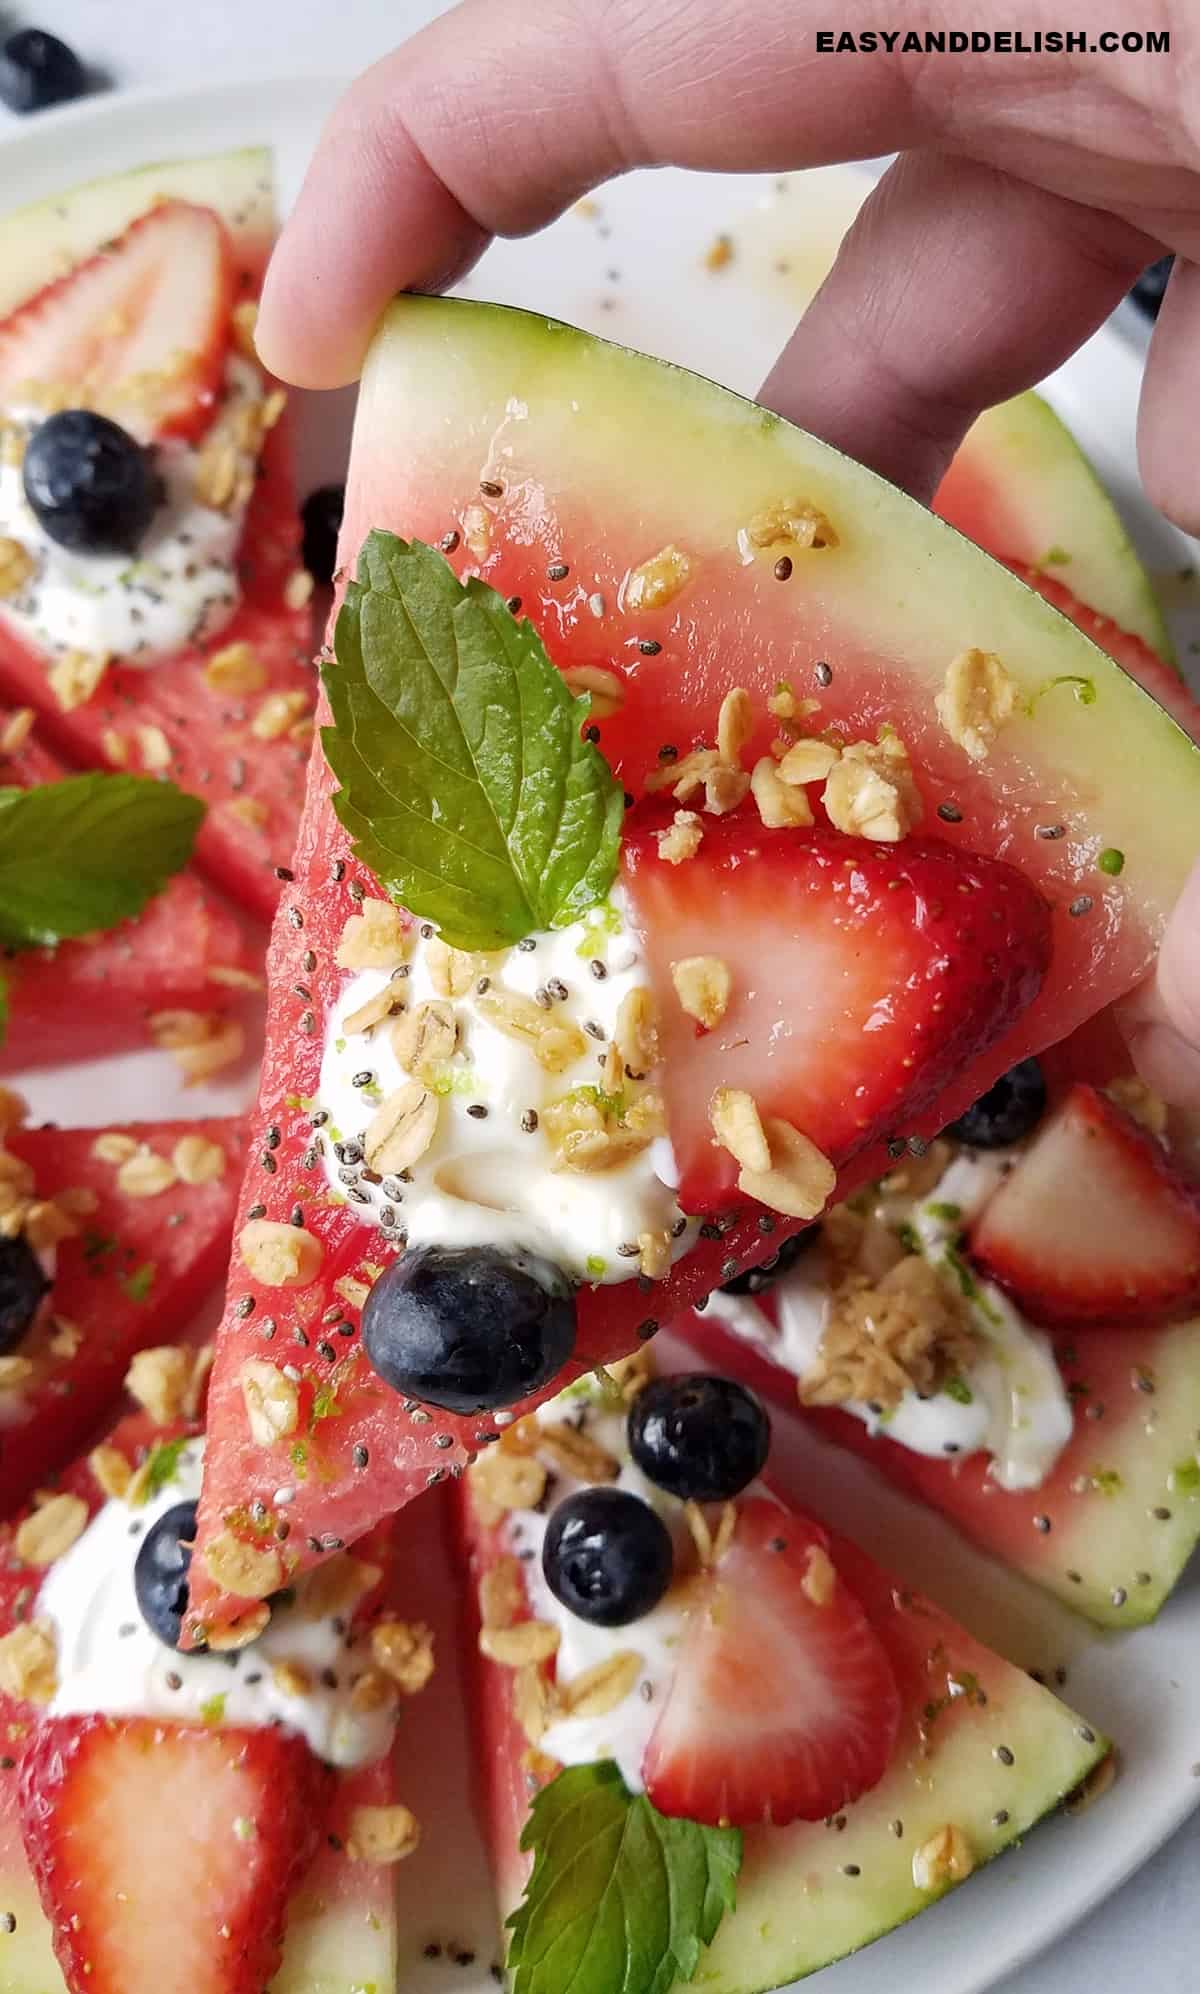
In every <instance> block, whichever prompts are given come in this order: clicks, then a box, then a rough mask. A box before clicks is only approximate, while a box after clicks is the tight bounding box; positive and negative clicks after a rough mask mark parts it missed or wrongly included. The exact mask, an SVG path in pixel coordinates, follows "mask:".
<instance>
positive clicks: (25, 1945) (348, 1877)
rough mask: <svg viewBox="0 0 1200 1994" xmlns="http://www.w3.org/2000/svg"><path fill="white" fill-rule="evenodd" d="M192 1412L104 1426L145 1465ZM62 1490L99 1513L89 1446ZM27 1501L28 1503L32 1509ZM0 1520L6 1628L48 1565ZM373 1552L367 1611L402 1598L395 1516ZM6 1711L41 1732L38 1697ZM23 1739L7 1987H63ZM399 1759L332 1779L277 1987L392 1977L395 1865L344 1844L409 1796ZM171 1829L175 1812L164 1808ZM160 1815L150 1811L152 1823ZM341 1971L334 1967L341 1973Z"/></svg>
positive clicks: (6, 1813) (3, 1831)
mask: <svg viewBox="0 0 1200 1994" xmlns="http://www.w3.org/2000/svg"><path fill="white" fill-rule="evenodd" d="M199 1430H200V1429H199V1426H198V1424H197V1423H196V1422H195V1421H192V1422H189V1421H185V1420H181V1421H178V1422H176V1423H174V1424H173V1425H169V1426H162V1425H157V1424H156V1423H155V1422H154V1420H153V1419H152V1418H151V1417H150V1415H149V1414H147V1413H143V1412H138V1413H130V1414H127V1415H126V1416H125V1417H124V1418H123V1419H121V1420H120V1421H119V1422H118V1424H117V1426H116V1427H115V1428H114V1429H113V1431H112V1432H111V1433H110V1434H108V1435H107V1441H108V1444H109V1445H110V1446H113V1447H115V1448H117V1449H118V1450H119V1451H120V1452H121V1453H122V1454H123V1455H124V1456H125V1458H126V1460H127V1461H128V1462H129V1464H130V1466H131V1467H134V1468H136V1467H137V1466H138V1465H139V1464H140V1463H141V1462H142V1461H143V1460H144V1459H145V1458H146V1455H147V1454H148V1452H149V1451H150V1450H151V1449H152V1448H153V1447H154V1446H155V1445H157V1444H159V1443H160V1442H163V1441H169V1440H173V1439H177V1438H183V1437H187V1436H189V1435H191V1434H194V1433H196V1432H198V1431H199ZM55 1487H56V1489H57V1490H59V1491H61V1492H65V1493H69V1494H72V1495H77V1496H79V1497H80V1498H81V1499H82V1500H83V1501H84V1502H85V1503H86V1504H87V1507H88V1510H89V1513H90V1514H91V1515H94V1514H95V1512H96V1510H97V1509H98V1508H99V1507H100V1505H101V1503H102V1501H103V1500H104V1497H103V1493H102V1491H101V1489H100V1487H99V1484H98V1483H97V1481H96V1477H95V1475H94V1473H93V1472H92V1469H91V1467H90V1465H89V1461H88V1458H87V1457H86V1456H83V1457H81V1458H79V1459H77V1460H75V1461H73V1462H72V1463H71V1464H70V1466H69V1467H68V1468H67V1469H65V1470H64V1472H63V1473H62V1474H61V1476H59V1477H58V1478H57V1480H56V1483H55ZM23 1513H27V1512H23ZM17 1521H19V1518H17V1519H14V1520H13V1522H12V1523H10V1524H6V1525H3V1526H0V1541H2V1542H3V1546H4V1557H3V1561H2V1563H0V1634H5V1633H8V1632H9V1631H10V1629H11V1628H13V1627H14V1626H15V1625H16V1624H17V1623H18V1621H21V1620H27V1619H29V1618H30V1617H31V1616H32V1615H33V1614H35V1613H36V1601H35V1600H34V1599H33V1598H32V1597H31V1595H32V1594H33V1593H34V1591H35V1589H36V1586H37V1584H38V1581H39V1574H38V1573H37V1572H36V1571H31V1570H30V1568H29V1567H28V1566H26V1565H23V1564H21V1562H20V1561H19V1559H17V1557H16V1556H15V1553H14V1552H13V1549H12V1542H11V1540H12V1536H13V1533H14V1530H15V1525H16V1522H17ZM363 1553H364V1555H368V1556H370V1557H371V1558H372V1559H373V1560H374V1561H375V1562H376V1563H377V1564H379V1565H380V1566H382V1568H383V1572H384V1577H383V1580H382V1582H381V1584H380V1585H379V1586H378V1587H377V1588H376V1590H375V1592H374V1593H372V1594H371V1595H369V1596H368V1597H367V1598H366V1599H365V1600H364V1601H363V1602H362V1605H361V1607H360V1612H361V1613H362V1616H363V1620H364V1622H368V1621H369V1620H371V1619H373V1618H376V1617H378V1616H379V1615H380V1614H381V1613H386V1612H388V1611H396V1610H398V1609H400V1608H402V1604H403V1601H402V1595H401V1593H400V1591H399V1583H400V1578H401V1567H400V1565H399V1563H398V1561H397V1557H396V1547H395V1545H394V1542H393V1535H392V1532H391V1531H390V1529H388V1528H387V1527H386V1526H385V1527H383V1528H381V1529H380V1530H379V1531H377V1532H376V1533H375V1534H374V1536H373V1537H372V1539H371V1541H370V1543H369V1544H366V1545H364V1546H363ZM0 1713H2V1714H3V1716H4V1717H5V1718H6V1719H7V1720H8V1722H9V1725H10V1736H14V1737H16V1738H18V1739H20V1738H22V1737H25V1736H28V1735H30V1734H31V1730H32V1734H33V1735H36V1712H35V1713H33V1714H34V1720H35V1722H34V1726H33V1727H31V1726H30V1723H29V1718H30V1714H31V1712H30V1706H28V1705H25V1704H21V1703H19V1702H17V1701H15V1700H14V1699H12V1698H10V1697H8V1696H2V1695H0ZM21 1761H22V1751H21V1748H20V1745H19V1743H18V1744H17V1745H16V1746H15V1747H14V1750H13V1751H11V1752H10V1753H9V1754H7V1756H6V1757H5V1759H4V1761H3V1764H0V1887H2V1889H3V1896H4V1904H5V1907H6V1909H11V1910H12V1911H13V1913H14V1915H15V1918H16V1926H15V1930H14V1931H13V1932H12V1933H10V1934H9V1935H8V1937H7V1939H6V1945H5V1955H4V1971H5V1980H4V1985H5V1988H6V1989H8V1990H10V1994H61V1990H62V1988H63V1981H62V1976H61V1971H60V1969H59V1967H58V1966H57V1964H56V1962H55V1960H54V1955H53V1935H52V1931H51V1927H50V1925H49V1923H48V1922H47V1919H46V1917H45V1915H44V1913H43V1911H42V1907H41V1905H40V1903H39V1901H38V1894H37V1888H36V1885H35V1883H34V1880H33V1877H32V1875H31V1873H30V1866H29V1862H28V1858H27V1856H26V1853H25V1847H24V1841H23V1837H22V1830H21V1808H20V1801H19V1785H20V1778H21ZM400 1797H401V1796H400V1794H399V1792H398V1790H397V1768H396V1764H395V1762H394V1760H393V1759H392V1758H391V1757H388V1758H384V1759H381V1760H378V1761H377V1762H376V1763H375V1764H373V1765H367V1766H362V1767H360V1768H358V1769H357V1770H355V1771H349V1772H339V1773H337V1774H336V1776H335V1777H334V1779H333V1781H332V1783H331V1790H330V1797H329V1803H328V1809H327V1813H326V1816H325V1818H324V1820H323V1822H322V1823H321V1829H322V1833H321V1841H320V1845H319V1848H318V1852H317V1854H316V1856H315V1858H314V1859H313V1861H312V1863H311V1865H310V1866H309V1868H308V1869H307V1870H306V1872H305V1874H304V1876H303V1878H302V1880H301V1881H300V1883H299V1884H298V1886H297V1888H296V1890H295V1892H294V1894H293V1897H292V1901H291V1906H290V1909H289V1912H288V1919H287V1926H286V1931H285V1936H284V1948H283V1961H282V1964H281V1966H280V1968H279V1970H278V1972H277V1974H275V1975H274V1976H273V1977H272V1981H271V1986H272V1990H273V1994H311V1990H312V1988H313V1987H315V1986H317V1985H318V1984H320V1985H322V1986H323V1985H325V1984H326V1976H328V1984H330V1985H339V1986H340V1985H342V1984H345V1985H346V1986H347V1987H349V1986H350V1985H351V1984H352V1983H353V1984H354V1985H361V1986H364V1987H365V1986H370V1985H377V1986H378V1987H379V1988H380V1989H381V1990H382V1989H384V1988H387V1987H390V1986H391V1985H392V1982H393V1980H394V1977H395V1967H396V1910H395V1899H394V1892H393V1889H392V1879H391V1873H390V1871H389V1869H388V1868H387V1867H386V1866H383V1865H376V1864H373V1863H368V1862H364V1861H357V1860H353V1859H352V1858H351V1857H350V1856H349V1855H348V1854H347V1844H348V1842H349V1841H350V1840H351V1838H352V1822H353V1816H354V1814H355V1812H356V1810H357V1809H358V1808H360V1807H372V1808H373V1807H379V1808H382V1807H389V1806H392V1805H394V1804H395V1803H396V1802H397V1800H398V1799H399V1798H400ZM166 1804H167V1805H169V1806H177V1804H178V1795H177V1794H171V1793H168V1794H167V1795H166ZM162 1825H163V1829H164V1832H165V1831H166V1828H167V1823H166V1821H165V1820H164V1823H163V1824H162ZM153 1831H154V1830H153V1824H152V1823H149V1822H148V1823H147V1832H148V1833H152V1832H153ZM335 1975H336V1976H337V1978H336V1979H335V1978H334V1976H335Z"/></svg>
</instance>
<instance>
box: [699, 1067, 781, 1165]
mask: <svg viewBox="0 0 1200 1994" xmlns="http://www.w3.org/2000/svg"><path fill="white" fill-rule="evenodd" d="M708 1119H709V1121H710V1123H711V1125H712V1131H713V1134H714V1136H715V1137H716V1139H717V1141H718V1142H719V1143H720V1145H721V1147H722V1148H723V1149H727V1150H728V1151H729V1154H730V1155H731V1156H732V1157H733V1159H734V1161H735V1162H736V1163H737V1164H738V1166H739V1168H740V1169H741V1170H743V1171H746V1170H751V1171H756V1172H758V1173H759V1174H760V1175H762V1174H763V1173H765V1172H766V1171H768V1170H770V1168H771V1149H770V1145H769V1143H768V1141H767V1136H766V1132H765V1130H764V1128H763V1125H762V1120H761V1118H760V1116H759V1112H758V1108H757V1106H756V1105H755V1101H754V1096H753V1095H752V1094H748V1093H747V1092H746V1090H745V1088H744V1087H718V1088H717V1089H716V1091H715V1092H714V1094H713V1097H712V1100H711V1101H710V1102H709V1105H708Z"/></svg>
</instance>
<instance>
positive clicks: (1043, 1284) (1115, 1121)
mask: <svg viewBox="0 0 1200 1994" xmlns="http://www.w3.org/2000/svg"><path fill="white" fill-rule="evenodd" d="M970 1246H971V1253H972V1256H973V1258H974V1259H975V1260H977V1261H978V1263H979V1265H980V1266H981V1267H983V1268H985V1269H986V1271H987V1272H988V1273H989V1274H990V1275H991V1276H992V1278H993V1280H995V1281H998V1282H999V1283H1000V1285H1001V1286H1002V1287H1004V1288H1007V1289H1008V1291H1009V1293H1010V1294H1011V1295H1012V1296H1013V1297H1014V1298H1015V1299H1016V1300H1017V1301H1018V1302H1019V1303H1020V1305H1021V1307H1022V1308H1023V1309H1024V1310H1025V1312H1026V1313H1027V1314H1028V1315H1029V1316H1030V1317H1031V1318H1032V1319H1033V1321H1034V1322H1042V1323H1047V1324H1051V1325H1058V1324H1067V1323H1087V1322H1091V1323H1130V1324H1138V1323H1143V1324H1144V1323H1155V1322H1165V1321H1167V1320H1168V1319H1169V1318H1170V1317H1172V1316H1182V1315H1186V1314H1187V1312H1188V1310H1189V1309H1190V1308H1192V1307H1194V1306H1195V1305H1196V1304H1197V1303H1198V1302H1200V1193H1198V1192H1197V1189H1196V1187H1195V1186H1194V1185H1191V1184H1189V1183H1188V1182H1187V1181H1186V1180H1185V1179H1184V1178H1182V1177H1181V1176H1179V1175H1178V1174H1177V1172H1176V1171H1175V1170H1173V1169H1172V1167H1171V1165H1170V1163H1169V1162H1168V1161H1167V1157H1166V1153H1165V1151H1164V1150H1163V1147H1162V1145H1161V1143H1159V1142H1157V1141H1156V1140H1155V1138H1154V1137H1153V1136H1152V1135H1151V1134H1149V1132H1148V1131H1147V1130H1146V1129H1144V1128H1142V1127H1141V1126H1140V1125H1139V1124H1138V1123H1137V1122H1135V1121H1133V1120H1132V1118H1131V1117H1130V1116H1129V1115H1127V1114H1125V1112H1124V1111H1123V1110H1122V1109H1121V1108H1119V1107H1117V1106H1116V1104H1115V1103H1114V1102H1113V1101H1110V1100H1109V1098H1108V1096H1107V1095H1105V1094H1101V1093H1099V1092H1098V1091H1097V1089H1096V1088H1094V1087H1087V1086H1084V1085H1079V1086H1076V1087H1073V1088H1072V1090H1071V1092H1070V1094H1069V1095H1068V1097H1067V1099H1066V1101H1065V1102H1064V1104H1063V1106H1062V1107H1061V1108H1060V1110H1059V1112H1058V1113H1057V1114H1056V1115H1055V1116H1054V1117H1053V1118H1052V1119H1051V1120H1050V1121H1048V1122H1047V1123H1045V1125H1044V1126H1043V1128H1042V1129H1041V1131H1040V1132H1039V1134H1038V1136H1037V1138H1036V1140H1035V1141H1034V1142H1033V1143H1032V1145H1031V1146H1030V1148H1029V1149H1028V1150H1027V1151H1026V1152H1025V1154H1024V1156H1023V1157H1022V1158H1021V1160H1020V1162H1019V1163H1018V1164H1017V1167H1016V1169H1015V1170H1013V1171H1012V1173H1011V1174H1010V1175H1009V1176H1008V1177H1006V1178H1005V1179H1004V1182H1003V1183H1002V1184H1001V1185H1000V1188H999V1190H997V1191H996V1192H995V1194H994V1195H993V1196H992V1197H991V1198H990V1199H989V1200H988V1203H987V1204H986V1205H985V1206H984V1208H983V1211H982V1212H981V1214H980V1216H979V1218H978V1219H977V1220H976V1223H975V1225H974V1226H973V1227H972V1230H971V1236H970Z"/></svg>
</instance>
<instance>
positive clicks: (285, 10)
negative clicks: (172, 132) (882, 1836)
mask: <svg viewBox="0 0 1200 1994" xmlns="http://www.w3.org/2000/svg"><path fill="white" fill-rule="evenodd" d="M435 11H438V9H437V8H436V6H435V5H431V4H430V5H423V4H421V0H391V4H384V0H191V3H190V4H187V5H181V4H179V3H178V0H45V4H42V5H40V6H39V7H38V8H37V10H36V12H35V13H25V12H21V13H20V14H18V13H17V11H16V10H15V9H13V8H4V7H0V26H3V27H4V28H5V29H6V30H7V29H8V28H10V27H14V26H18V25H38V26H43V27H47V28H50V29H52V30H53V31H55V32H56V33H58V34H61V35H62V36H63V37H64V38H65V39H66V40H68V41H70V42H71V43H72V45H73V46H74V47H75V48H76V49H77V50H78V52H79V54H80V55H81V56H82V57H83V58H84V60H85V61H87V62H88V63H89V64H93V65H95V67H96V69H97V70H98V71H101V72H103V73H104V74H105V75H106V76H107V77H108V78H109V79H110V81H111V82H112V84H113V85H114V86H115V87H117V88H118V89H120V88H128V87H131V86H136V85H142V84H155V83H184V82H186V83H189V84H191V83H196V82H200V81H202V80H205V79H206V78H220V77H229V78H231V79H232V78H234V77H243V76H246V75H249V74H255V73H259V74H275V73H280V72H284V71H286V72H294V71H298V70H311V71H315V72H317V73H319V74H326V75H329V74H333V73H337V74H341V73H347V72H349V71H352V70H353V69H355V68H357V67H360V66H365V65H366V64H367V63H368V62H369V61H371V60H372V59H373V58H374V57H375V56H377V55H379V54H382V53H383V52H384V51H385V49H387V48H388V47H390V46H392V45H394V43H395V42H397V41H399V40H400V39H402V37H403V35H404V33H405V32H406V31H407V30H409V29H411V28H412V27H413V26H416V25H417V24H419V22H420V21H421V20H422V19H424V18H426V17H427V16H428V15H429V14H431V13H433V12H435ZM11 122H12V124H13V125H15V122H16V121H15V120H14V121H11ZM9 125H10V120H9V118H8V114H7V113H5V112H4V111H3V110H0V205H3V206H8V205H10V204H15V203H16V202H17V201H18V200H19V199H20V189H19V188H18V187H16V186H14V185H13V184H12V182H11V178H10V177H8V176H6V175H5V170H4V169H5V155H4V150H3V137H4V134H5V132H6V130H7V129H8V128H9ZM1197 1662H1198V1663H1200V1656H1198V1657H1197ZM1196 1756H1197V1758H1198V1759H1200V1738H1197V1740H1196ZM1026 1860H1032V1861H1035V1862H1036V1861H1037V1853H1036V1846H1035V1847H1034V1848H1032V1849H1031V1850H1030V1851H1029V1854H1028V1855H1027V1857H1026ZM1198 1875H1200V1816H1197V1817H1195V1818H1193V1820H1192V1822H1191V1824H1190V1826H1189V1827H1187V1828H1185V1829H1184V1830H1183V1831H1182V1832H1181V1833H1180V1834H1179V1835H1177V1836H1176V1837H1175V1839H1174V1840H1173V1841H1172V1842H1171V1843H1170V1844H1169V1845H1168V1846H1167V1848H1165V1849H1164V1850H1163V1851H1162V1852H1161V1853H1160V1854H1159V1856H1158V1857H1156V1858H1155V1859H1154V1860H1153V1861H1152V1862H1150V1863H1149V1864H1148V1865H1147V1866H1146V1868H1145V1869H1143V1870H1142V1871H1141V1872H1139V1874H1138V1875H1137V1876H1136V1877H1135V1878H1134V1879H1133V1880H1132V1881H1131V1882H1130V1883H1128V1884H1127V1885H1126V1886H1125V1888H1124V1889H1123V1890H1121V1891H1120V1892H1119V1893H1118V1894H1117V1895H1116V1896H1114V1897H1113V1899H1112V1900H1111V1901H1110V1903H1109V1904H1108V1905H1107V1906H1105V1907H1104V1909H1103V1910H1102V1911H1100V1912H1098V1913H1095V1914H1093V1916H1092V1917H1091V1918H1090V1919H1089V1921H1088V1923H1087V1925H1086V1927H1085V1928H1084V1929H1082V1930H1079V1931H1077V1932H1075V1933H1073V1934H1072V1935H1071V1936H1070V1937H1069V1938H1068V1939H1066V1940H1064V1941H1063V1942H1062V1943H1061V1944H1060V1945H1058V1946H1057V1947H1055V1948H1054V1949H1053V1951H1052V1952H1050V1953H1047V1954H1044V1955H1043V1956H1042V1957H1041V1959H1039V1961H1038V1962H1037V1963H1036V1964H1035V1965H1033V1966H1031V1967H1029V1968H1027V1969H1026V1970H1025V1971H1024V1972H1022V1973H1019V1974H1017V1975H1015V1976H1013V1977H1011V1978H1009V1979H1006V1980H1005V1981H1003V1982H1001V1983H998V1985H997V1988H996V1994H1118V1991H1119V1994H1125V1990H1130V1989H1133V1988H1135V1987H1138V1986H1140V1985H1143V1984H1144V1985H1145V1986H1146V1987H1147V1989H1148V1990H1150V1994H1196V1990H1197V1988H1200V1904H1198V1897H1200V1892H1198V1889H1197V1876H1198ZM1016 1882H1017V1878H1016V1876H1015V1875H1014V1884H1015V1883H1016ZM1012 1914H1013V1917H1014V1919H1015V1920H1019V1919H1020V1915H1021V1910H1020V1895H1019V1889H1018V1888H1014V1891H1013V1902H1012ZM901 1994H910V1990H901ZM911 1994H917V1990H911Z"/></svg>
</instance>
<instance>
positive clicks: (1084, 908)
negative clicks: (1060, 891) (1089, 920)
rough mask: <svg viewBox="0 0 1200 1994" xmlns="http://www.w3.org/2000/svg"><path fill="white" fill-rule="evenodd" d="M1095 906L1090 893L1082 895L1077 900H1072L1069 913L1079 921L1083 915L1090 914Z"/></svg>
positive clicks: (1068, 909)
mask: <svg viewBox="0 0 1200 1994" xmlns="http://www.w3.org/2000/svg"><path fill="white" fill-rule="evenodd" d="M1094 905H1095V902H1094V900H1093V899H1092V896H1091V894H1090V893H1081V894H1079V895H1078V897H1077V898H1076V899H1074V900H1072V902H1071V904H1070V906H1069V907H1068V908H1067V912H1068V914H1070V915H1071V916H1072V918H1073V919H1074V920H1078V919H1079V916H1080V915H1081V914H1090V913H1091V911H1092V908H1093V907H1094Z"/></svg>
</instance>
